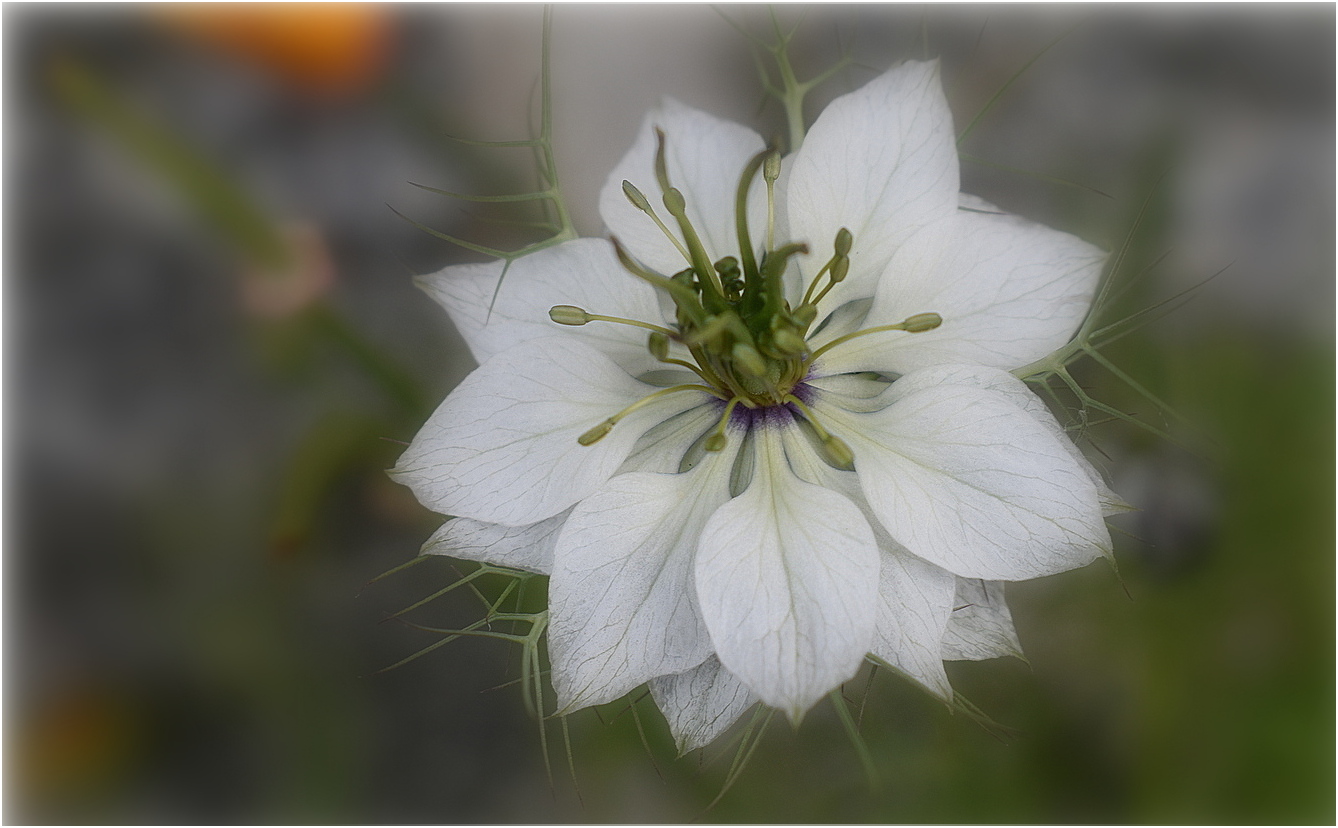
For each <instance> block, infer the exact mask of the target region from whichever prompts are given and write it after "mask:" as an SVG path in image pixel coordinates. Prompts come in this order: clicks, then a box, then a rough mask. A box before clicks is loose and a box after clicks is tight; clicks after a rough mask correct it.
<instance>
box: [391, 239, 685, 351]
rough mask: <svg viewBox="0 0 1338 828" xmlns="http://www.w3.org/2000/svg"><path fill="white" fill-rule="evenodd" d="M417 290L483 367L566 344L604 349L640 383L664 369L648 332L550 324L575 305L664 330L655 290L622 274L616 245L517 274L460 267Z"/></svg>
mask: <svg viewBox="0 0 1338 828" xmlns="http://www.w3.org/2000/svg"><path fill="white" fill-rule="evenodd" d="M504 269H505V276H503V270H504ZM417 282H418V286H419V287H421V288H422V289H423V290H424V291H426V292H427V294H428V295H429V296H431V297H432V298H433V299H435V300H437V302H438V303H440V304H441V306H442V307H444V308H446V312H447V313H448V314H450V317H451V321H452V322H454V323H455V327H456V328H457V329H459V331H460V335H461V336H463V337H464V338H465V342H467V343H468V344H469V350H470V351H471V352H472V353H473V354H474V359H476V360H478V361H479V362H480V363H483V362H487V361H488V360H489V359H491V358H492V357H493V356H496V355H497V354H499V353H501V352H502V351H505V350H507V349H508V348H511V347H513V346H515V345H518V344H520V343H521V342H525V341H527V340H530V339H536V338H539V337H552V336H564V337H576V338H579V339H580V340H581V341H583V342H586V343H587V344H589V345H591V346H593V347H595V348H598V349H599V350H601V351H603V352H604V353H606V354H608V355H609V356H610V357H612V358H613V360H614V361H615V362H617V363H618V364H619V365H621V366H623V368H624V369H626V370H627V372H628V373H630V374H633V375H636V374H640V373H642V372H643V371H648V370H651V369H652V368H655V367H656V366H658V365H659V363H657V362H656V361H655V359H654V358H653V357H652V356H651V355H650V352H649V351H648V350H647V349H646V330H645V329H643V328H638V327H632V326H630V325H620V324H616V323H612V322H591V323H589V324H587V325H584V326H581V327H571V326H567V325H559V324H557V323H556V322H554V321H553V320H551V319H549V318H548V309H549V308H551V307H553V306H554V305H575V306H576V307H579V308H581V309H583V310H586V311H589V312H590V313H597V314H600V315H603V316H619V317H622V318H624V319H634V320H636V321H638V322H649V323H651V324H654V325H662V324H664V314H663V312H662V311H661V310H660V304H659V299H658V297H657V296H656V295H655V289H654V288H652V287H651V286H650V285H648V284H646V283H645V282H643V281H641V280H640V279H638V278H636V277H635V276H633V275H632V274H630V273H628V272H627V271H626V270H623V268H622V265H620V264H619V263H618V259H617V257H616V256H615V255H614V253H613V245H611V244H609V243H608V242H607V241H605V240H603V239H576V240H574V241H569V242H566V243H564V244H559V245H557V246H555V247H549V248H545V249H544V250H540V251H538V252H536V253H531V254H530V255H528V256H522V257H521V258H519V259H516V260H515V261H514V262H512V263H511V266H510V267H507V266H506V262H502V261H496V262H488V263H486V264H467V265H455V266H453V267H448V268H446V269H444V270H441V271H438V272H437V273H433V274H432V275H430V276H420V277H419V278H418V279H417Z"/></svg>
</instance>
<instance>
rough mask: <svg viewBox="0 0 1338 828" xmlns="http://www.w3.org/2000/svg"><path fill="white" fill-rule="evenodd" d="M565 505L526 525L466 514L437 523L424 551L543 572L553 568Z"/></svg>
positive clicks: (545, 572)
mask: <svg viewBox="0 0 1338 828" xmlns="http://www.w3.org/2000/svg"><path fill="white" fill-rule="evenodd" d="M569 514H571V510H570V509H568V510H567V511H565V512H559V513H558V514H556V515H553V516H552V517H551V518H546V519H544V520H541V521H539V522H538V523H532V524H530V525H529V526H504V525H502V524H500V523H483V522H482V521H477V520H470V519H469V518H454V519H453V520H448V521H446V522H445V523H444V524H442V525H441V528H440V529H438V530H437V531H435V532H433V533H432V537H430V538H428V539H427V543H425V544H423V551H422V554H424V555H448V556H450V557H452V558H460V559H461V560H465V561H481V562H483V563H490V564H496V565H497V566H509V567H511V568H512V569H524V570H526V571H528V572H538V573H539V574H540V575H547V574H548V573H550V572H552V571H553V550H554V549H555V548H556V547H557V539H558V532H560V531H561V530H562V524H563V523H566V521H567V515H569Z"/></svg>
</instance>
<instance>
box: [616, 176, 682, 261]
mask: <svg viewBox="0 0 1338 828" xmlns="http://www.w3.org/2000/svg"><path fill="white" fill-rule="evenodd" d="M623 195H625V196H627V200H628V201H630V202H632V206H633V207H635V208H637V209H638V210H640V211H641V212H643V213H645V214H646V215H648V216H650V219H651V221H653V222H655V226H656V227H658V228H660V232H662V233H664V235H665V237H666V238H668V239H669V241H671V242H673V245H674V247H677V248H678V252H679V253H681V254H682V255H683V258H684V259H686V260H687V263H688V264H692V256H690V255H688V249H687V248H686V247H684V246H683V243H682V242H681V241H679V240H678V236H675V235H674V234H673V233H672V232H671V231H670V230H669V227H668V226H667V225H666V224H665V223H664V222H663V221H661V220H660V217H659V215H657V214H656V212H655V208H654V207H651V206H650V200H649V199H647V198H646V197H645V196H644V195H643V194H642V193H641V191H640V190H638V189H637V188H636V187H635V186H633V185H632V182H630V181H623Z"/></svg>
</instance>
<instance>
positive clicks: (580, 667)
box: [548, 446, 738, 713]
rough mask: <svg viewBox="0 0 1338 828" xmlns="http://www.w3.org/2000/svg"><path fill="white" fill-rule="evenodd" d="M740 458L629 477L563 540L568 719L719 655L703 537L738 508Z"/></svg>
mask: <svg viewBox="0 0 1338 828" xmlns="http://www.w3.org/2000/svg"><path fill="white" fill-rule="evenodd" d="M737 453H738V448H737V446H736V447H735V448H734V450H733V451H729V450H726V451H723V452H720V453H718V454H714V455H712V456H711V457H710V458H709V459H708V460H705V461H703V462H702V463H700V464H699V465H698V466H697V467H696V468H695V469H693V470H692V471H691V472H688V473H686V474H644V473H633V474H623V475H619V476H618V477H615V478H613V479H612V480H610V481H609V482H608V483H607V484H606V485H605V486H604V487H603V488H602V489H600V490H599V491H597V492H595V493H594V494H592V495H591V496H590V497H587V498H586V499H585V500H583V501H582V502H581V503H580V504H579V505H578V506H577V507H576V509H575V510H574V511H573V512H572V516H571V519H570V520H568V521H567V525H566V527H565V528H564V529H563V530H562V535H561V537H560V538H559V540H558V548H557V554H556V556H555V558H554V564H553V577H552V580H551V581H550V582H549V587H548V596H549V597H548V600H549V619H550V620H549V627H548V649H549V654H550V656H551V659H552V663H553V688H554V689H555V690H556V691H557V706H558V710H559V711H560V712H561V713H566V712H570V711H572V710H576V709H579V708H582V707H588V706H590V705H593V704H603V703H604V702H607V701H612V700H614V699H616V698H618V697H620V696H622V695H623V694H624V693H626V692H627V691H629V690H631V689H632V688H634V687H637V686H639V685H641V684H644V683H645V682H647V681H649V680H650V679H652V678H654V677H656V676H662V675H665V674H667V673H679V672H682V671H684V670H687V669H689V668H691V667H694V666H696V665H698V664H700V663H701V662H702V660H703V659H705V658H706V657H707V656H709V655H710V654H711V652H712V650H711V640H710V637H709V636H708V634H707V632H706V627H705V625H704V624H703V623H702V620H701V616H700V614H699V613H698V612H697V608H696V606H695V604H696V602H695V600H694V596H693V593H694V587H693V583H692V579H693V570H692V564H693V555H694V553H695V552H696V549H697V539H698V537H699V536H700V535H701V531H702V527H703V526H704V525H705V524H706V520H707V518H709V517H710V516H711V514H712V513H713V512H715V510H716V509H717V508H719V506H720V504H722V503H724V502H725V501H726V500H728V499H729V472H730V468H731V467H732V466H733V464H734V457H735V455H736V454H737Z"/></svg>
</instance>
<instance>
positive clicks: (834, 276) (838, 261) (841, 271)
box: [827, 255, 850, 285]
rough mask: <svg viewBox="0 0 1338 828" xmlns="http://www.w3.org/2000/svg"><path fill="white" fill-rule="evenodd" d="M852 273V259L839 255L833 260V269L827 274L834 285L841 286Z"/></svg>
mask: <svg viewBox="0 0 1338 828" xmlns="http://www.w3.org/2000/svg"><path fill="white" fill-rule="evenodd" d="M849 272H850V259H848V258H846V257H845V256H840V255H838V256H837V257H836V258H835V259H833V260H832V269H831V270H830V271H828V272H827V278H829V279H831V280H832V284H834V285H835V284H840V283H841V282H843V281H845V278H846V274H847V273H849Z"/></svg>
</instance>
